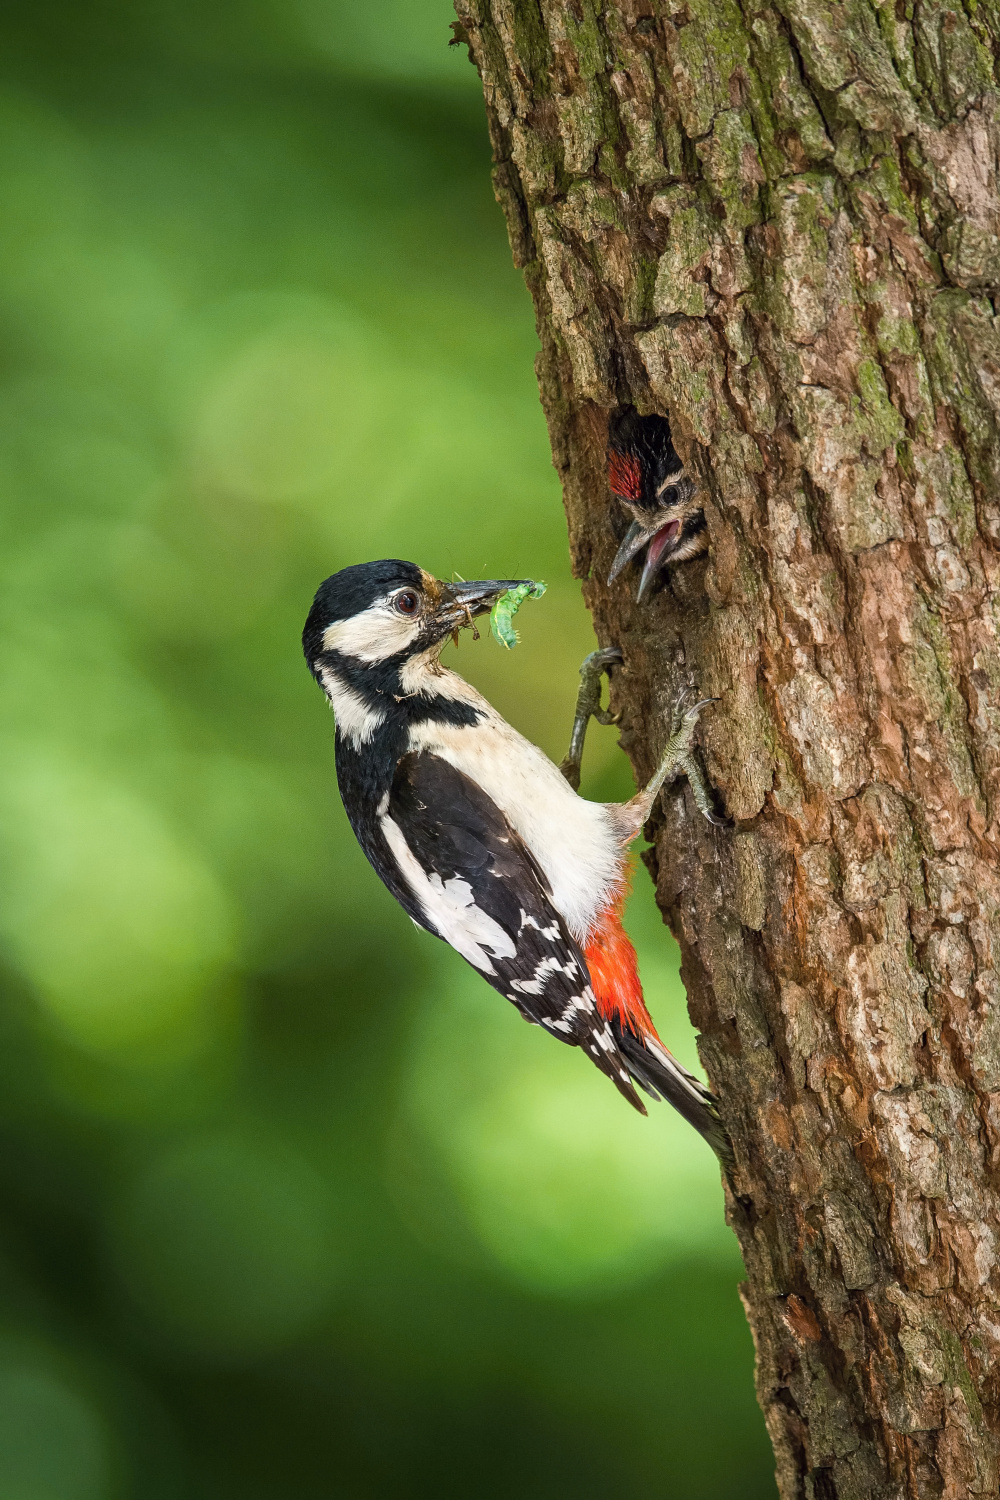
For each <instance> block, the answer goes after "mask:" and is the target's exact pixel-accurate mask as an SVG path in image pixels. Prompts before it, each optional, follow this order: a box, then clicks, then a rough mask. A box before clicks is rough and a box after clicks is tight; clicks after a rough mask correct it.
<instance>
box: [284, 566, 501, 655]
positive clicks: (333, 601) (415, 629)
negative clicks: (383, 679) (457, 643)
mask: <svg viewBox="0 0 1000 1500" xmlns="http://www.w3.org/2000/svg"><path fill="white" fill-rule="evenodd" d="M518 582H519V580H517V579H515V580H513V581H512V580H510V579H505V580H502V581H501V580H498V579H491V580H490V581H489V582H486V583H442V582H441V581H440V580H439V579H437V578H433V577H432V576H431V574H430V573H425V572H424V570H423V568H418V567H417V566H416V564H415V563H409V562H400V561H398V560H397V559H395V558H386V559H385V560H383V561H382V562H370V563H357V564H355V566H354V567H351V568H342V569H341V571H340V572H339V573H334V575H333V577H332V578H327V579H326V581H325V582H324V583H321V584H320V586H319V588H318V590H317V592H316V597H315V599H314V600H313V606H312V609H311V610H310V611H309V618H308V619H307V620H306V626H305V630H304V631H303V633H302V649H303V650H304V652H305V656H306V661H307V662H308V663H309V666H310V668H311V669H312V671H313V673H314V674H315V675H316V676H317V677H321V674H322V668H323V666H324V664H329V663H330V662H331V661H332V660H333V659H334V658H337V659H340V660H346V661H349V662H351V663H353V664H355V665H361V666H367V667H372V668H375V667H380V666H384V667H392V668H394V669H396V668H400V667H402V666H403V665H404V664H405V663H406V662H408V661H410V660H411V659H412V658H414V657H423V658H425V659H429V660H436V658H437V655H438V654H439V653H440V651H441V649H442V648H443V646H444V644H445V642H446V641H447V640H448V637H449V636H452V635H454V634H455V632H456V631H458V630H460V629H461V628H462V627H463V626H465V625H472V623H473V620H474V619H475V617H476V616H477V615H482V614H485V613H487V611H488V610H490V609H491V608H492V607H493V604H494V602H495V601H496V599H497V598H498V597H499V596H500V595H501V594H502V593H503V592H504V590H505V589H511V588H516V586H517V583H518Z"/></svg>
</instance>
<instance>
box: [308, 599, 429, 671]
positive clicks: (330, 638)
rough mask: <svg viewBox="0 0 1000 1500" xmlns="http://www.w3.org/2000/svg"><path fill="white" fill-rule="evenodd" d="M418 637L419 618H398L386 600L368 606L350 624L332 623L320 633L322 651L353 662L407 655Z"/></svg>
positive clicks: (398, 614)
mask: <svg viewBox="0 0 1000 1500" xmlns="http://www.w3.org/2000/svg"><path fill="white" fill-rule="evenodd" d="M419 634H420V616H419V615H416V616H408V615H401V614H400V613H399V611H398V610H395V609H393V607H392V605H391V604H390V603H389V601H388V599H380V600H379V601H378V603H377V604H369V606H368V608H367V609H363V610H362V611H361V613H360V614H357V615H352V616H351V618H350V619H349V620H335V621H334V622H333V624H332V625H328V626H327V627H326V629H325V630H324V632H323V649H324V650H325V651H339V652H340V653H341V655H343V656H352V657H353V658H354V660H355V661H365V662H376V661H385V659H386V657H388V656H395V655H396V653H397V652H398V651H406V650H408V649H409V647H410V646H412V645H413V643H414V641H415V640H416V639H417V636H418V635H419Z"/></svg>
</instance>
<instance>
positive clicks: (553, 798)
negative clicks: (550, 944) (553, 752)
mask: <svg viewBox="0 0 1000 1500" xmlns="http://www.w3.org/2000/svg"><path fill="white" fill-rule="evenodd" d="M433 690H434V691H435V692H436V693H443V694H444V695H445V696H447V697H449V698H454V699H458V700H459V701H461V702H464V703H471V704H473V705H474V706H475V707H476V708H477V709H478V710H479V711H480V713H481V714H482V715H483V717H482V719H481V720H480V722H479V723H478V724H477V725H475V726H474V727H472V728H456V727H454V726H452V725H448V724H419V725H416V726H414V727H413V728H412V729H411V730H410V744H411V746H412V748H413V749H414V750H427V751H430V752H432V753H433V754H434V755H440V757H441V758H442V760H446V761H448V762H449V764H451V765H453V766H455V767H456V769H457V770H459V771H464V772H465V774H466V776H468V777H470V779H471V780H473V781H474V782H475V783H476V784H477V786H480V787H482V789H483V791H484V792H486V794H487V795H488V796H489V797H491V798H492V799H493V801H494V802H495V803H496V804H497V806H498V807H499V808H500V810H501V811H502V812H503V814H504V815H505V817H506V818H507V821H508V822H509V823H510V824H511V826H512V828H514V830H515V831H516V832H517V833H518V834H519V835H520V836H521V838H522V839H523V840H524V842H525V843H526V844H527V846H528V848H529V849H530V850H531V852H532V854H533V855H534V856H535V859H536V860H537V861H538V863H539V865H540V866H541V867H542V869H543V870H544V872H545V875H546V878H547V880H548V882H549V885H550V887H551V889H552V897H553V900H554V902H555V905H556V907H557V909H558V910H559V911H560V912H561V914H562V916H563V917H564V918H565V920H566V924H567V926H568V927H569V930H570V932H571V933H572V934H573V936H574V938H576V940H577V942H581V943H582V942H585V941H586V939H587V936H588V934H589V932H590V931H591V929H592V928H593V926H594V924H595V923H596V921H597V919H598V917H599V916H600V915H601V913H602V912H603V911H604V910H606V908H607V906H608V904H609V902H610V901H611V900H612V899H613V897H614V896H615V894H616V893H617V891H618V890H620V888H621V885H622V883H623V880H624V874H625V860H626V855H625V850H624V849H623V848H622V845H621V843H620V841H619V839H618V837H617V836H616V834H615V831H614V829H613V827H612V822H611V818H610V817H609V813H608V809H607V808H606V807H605V806H604V805H603V804H602V803H600V802H586V801H584V799H583V798H582V797H578V796H577V794H576V793H575V792H574V791H573V789H572V787H571V786H570V785H569V782H568V781H567V780H566V778H565V777H564V776H563V775H562V773H561V771H559V769H558V768H557V767H556V766H554V765H553V764H552V762H551V761H550V760H549V758H548V756H547V755H545V754H544V752H543V751H541V750H539V749H538V747H537V745H533V744H532V743H531V741H530V740H526V739H525V738H524V736H523V735H520V734H518V732H517V730H516V729H512V728H511V726H510V725H509V724H508V723H507V721H506V720H505V719H503V718H501V716H500V715H499V714H498V713H497V711H496V709H494V708H493V706H492V705H491V704H490V703H488V702H487V700H486V699H485V698H484V697H483V696H482V694H481V693H478V692H476V690H475V688H473V687H471V686H470V684H469V683H467V682H466V681H465V680H464V678H462V677H459V676H458V674H457V673H455V672H449V671H446V670H444V669H441V668H439V669H438V672H437V673H435V675H434V682H433Z"/></svg>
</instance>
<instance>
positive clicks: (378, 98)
mask: <svg viewBox="0 0 1000 1500" xmlns="http://www.w3.org/2000/svg"><path fill="white" fill-rule="evenodd" d="M449 20H450V13H449V8H448V3H447V0H419V3H418V0H392V3H388V0H382V4H381V5H380V6H379V7H377V8H374V9H373V8H372V7H370V6H368V5H364V4H362V0H291V3H289V0H283V3H279V0H217V3H216V4H214V5H213V6H211V7H206V6H204V5H196V4H195V3H194V0H140V3H139V4H138V5H136V4H128V3H126V0H93V3H89V0H87V3H80V0H63V3H61V4H60V3H56V0H30V3H29V0H8V3H7V5H6V6H5V7H4V9H3V12H2V16H0V486H2V493H3V499H4V504H3V517H4V519H3V533H2V542H3V545H2V561H0V567H2V586H0V618H2V647H0V650H2V657H0V661H2V685H0V753H2V757H3V776H2V787H0V838H2V844H3V853H2V859H3V869H4V881H3V896H2V909H0V938H2V961H3V965H4V975H5V981H4V997H5V998H4V1004H3V1010H2V1018H0V1132H2V1151H0V1194H2V1227H0V1290H2V1308H0V1497H2V1500H122V1497H126V1496H128V1497H136V1500H161V1497H162V1500H174V1497H190V1496H195V1497H205V1500H220V1497H222V1500H227V1497H233V1500H237V1497H238V1500H292V1497H294V1500H310V1497H316V1500H320V1497H322V1500H328V1497H329V1500H332V1497H341V1496H343V1497H386V1500H389V1497H393V1500H395V1497H423V1496H435V1497H452V1496H454V1497H463V1500H464V1497H483V1500H491V1497H497V1500H500V1497H503V1500H524V1497H538V1500H550V1497H551V1500H555V1497H567V1500H569V1497H572V1500H588V1497H595V1500H596V1497H601V1500H633V1497H634V1500H640V1497H642V1500H646V1497H649V1500H652V1497H660V1496H678V1497H680V1496H683V1497H685V1500H700V1497H704V1500H709V1497H711V1500H725V1497H729V1496H732V1497H737V1496H739V1497H741V1500H748V1497H753V1496H765V1495H769V1494H771V1493H772V1492H773V1486H772V1480H771V1477H770V1459H769V1455H768V1452H767V1447H766V1443H765V1440H764V1436H763V1431H762V1426H761V1424H760V1422H759V1419H758V1416H757V1413H756V1408H755V1406H754V1403H753V1396H752V1389H751V1350H750V1344H749V1338H748V1335H747V1332H746V1329H745V1326H744V1323H743V1318H742V1314H741V1312H740V1309H739V1306H738V1302H737V1297H736V1282H737V1279H738V1276H739V1273H740V1267H739V1260H738V1256H737V1253H736V1249H735V1244H734V1242H733V1240H732V1238H731V1236H730V1235H729V1234H728V1232H727V1231H726V1229H725V1227H724V1226H723V1223H722V1216H721V1195H720V1191H719V1186H718V1172H717V1169H716V1167H715V1163H714V1161H713V1159H712V1157H711V1155H710V1153H709V1152H708V1150H707V1148H706V1147H704V1146H703V1144H702V1143H701V1142H700V1141H699V1140H698V1138H697V1137H696V1136H695V1135H694V1134H693V1133H692V1132H690V1131H688V1130H687V1129H686V1128H685V1127H684V1126H683V1125H682V1124H681V1123H680V1121H679V1120H678V1119H677V1118H676V1117H675V1116H674V1115H673V1114H671V1112H670V1111H668V1110H666V1109H665V1108H661V1109H659V1110H654V1111H653V1112H652V1114H651V1117H650V1119H649V1120H648V1121H643V1120H641V1119H639V1118H638V1117H637V1116H634V1115H633V1114H632V1113H631V1112H630V1111H629V1110H628V1109H627V1108H626V1107H625V1106H624V1105H623V1103H622V1101H621V1100H620V1099H619V1098H618V1097H617V1095H616V1094H615V1093H614V1092H613V1090H611V1089H609V1088H608V1086H607V1084H606V1082H605V1081H604V1080H603V1079H601V1078H599V1076H598V1075H597V1074H596V1072H595V1071H594V1070H593V1069H591V1068H590V1067H589V1066H588V1065H587V1064H586V1062H585V1061H584V1060H583V1058H582V1057H581V1056H580V1055H579V1054H577V1053H575V1052H570V1051H569V1049H564V1048H560V1047H557V1046H555V1045H554V1044H553V1043H552V1041H551V1039H550V1038H547V1037H545V1036H543V1035H542V1034H541V1033H539V1032H537V1031H534V1030H530V1029H529V1028H526V1027H524V1026H523V1025H522V1024H521V1023H520V1022H519V1020H518V1018H517V1016H516V1015H515V1013H514V1012H513V1010H512V1009H510V1008H508V1007H505V1006H504V1005H503V1004H502V1003H501V1002H500V1001H499V1000H498V998H497V997H496V995H495V994H494V993H493V991H492V990H490V989H488V988H487V987H486V986H485V985H484V984H483V983H482V982H481V981H480V980H478V979H477V977H476V976H475V975H474V974H473V973H472V972H471V971H470V970H469V969H468V968H467V967H466V966H465V965H464V964H463V963H462V961H461V960H460V959H458V958H457V957H456V956H455V955H454V954H453V953H451V952H450V951H449V950H447V949H445V948H444V946H443V945H441V944H438V943H435V942H434V941H433V940H432V939H430V938H429V937H427V936H425V935H420V934H417V933H416V932H415V931H414V930H413V928H412V927H411V924H410V923H409V922H408V921H407V919H406V918H405V916H404V915H403V913H402V912H401V911H399V910H398V909H397V908H396V907H395V906H394V904H393V903H392V901H391V900H390V899H389V897H388V896H387V895H386V894H385V892H384V891H383V890H382V888H381V887H380V886H379V884H378V882H377V881H376V879H375V877H374V875H373V874H372V873H371V872H370V871H369V869H368V867H367V865H366V864H365V862H364V860H363V858H362V856H361V854H360V853H359V851H358V849H357V848H356V847H355V845H354V842H353V840H352V838H351V835H350V832H349V830H348V828H347V825H346V822H345V819H344V817H343V814H342V812H341V809H340V806H339V802H338V799H337V795H336V790H335V782H334V770H333V726H332V721H331V719H330V717H329V714H328V712H327V710H326V708H325V706H324V704H323V701H322V699H321V697H320V695H319V693H318V692H317V691H316V689H315V687H314V685H313V684H312V682H311V681H310V679H309V677H308V675H307V673H306V670H305V668H304V666H303V664H302V661H301V657H300V654H299V645H298V636H299V631H300V628H301V624H302V620H303V618H304V616H305V612H306V609H307V607H308V604H309V602H310V599H311V595H312V593H313V590H314V589H315V587H316V585H317V583H318V582H319V581H320V579H321V578H322V577H324V576H325V575H326V574H328V573H330V572H333V571H334V570H335V569H337V568H339V567H342V566H344V565H345V564H347V563H349V562H354V561H359V560H361V559H364V558H370V557H378V556H403V557H410V558H413V559H414V560H417V561H419V562H420V563H421V564H422V565H423V566H425V567H428V568H430V569H432V570H433V571H436V572H437V573H439V574H441V575H443V576H450V575H451V573H452V571H453V570H454V571H458V572H460V573H461V574H462V575H463V576H466V577H474V576H477V575H480V576H483V575H492V576H507V577H517V576H523V575H525V574H528V575H534V576H536V577H537V576H542V577H545V578H546V579H548V580H549V583H550V588H549V593H548V595H547V596H546V599H545V601H544V604H543V605H542V606H540V607H539V608H537V609H533V610H531V611H530V612H527V614H526V617H525V619H524V622H523V635H524V640H523V644H522V645H521V646H520V647H519V649H518V650H517V652H515V653H513V654H507V653H504V652H501V651H499V650H498V649H497V648H496V647H495V646H494V645H492V644H491V643H490V641H489V639H488V636H487V637H485V638H484V639H483V640H482V641H481V642H480V643H479V644H478V645H474V644H472V643H471V642H470V641H469V640H468V638H466V639H464V640H463V644H462V646H461V651H460V660H459V663H458V664H459V666H460V668H461V669H463V670H465V671H466V672H467V673H468V674H469V675H470V676H472V677H473V678H474V679H475V680H476V681H477V682H478V683H479V684H480V685H481V686H482V687H483V688H484V689H485V690H486V691H487V692H488V693H489V694H490V695H491V696H492V697H493V698H494V700H495V701H496V702H497V704H498V706H499V707H500V708H501V709H502V710H503V711H504V712H506V713H508V714H509V715H510V716H511V717H512V718H513V719H514V720H515V722H516V723H518V725H519V726H520V727H521V728H523V729H524V730H525V731H527V732H528V733H529V734H531V735H532V736H533V737H534V738H536V739H537V740H538V741H539V742H540V743H541V744H542V745H544V746H545V748H546V749H547V750H548V751H549V753H550V754H552V755H553V756H554V757H556V758H558V757H559V756H560V755H561V753H562V751H563V749H564V742H565V737H566V734H567V731H568V728H569V723H570V718H571V713H572V705H573V701H574V695H575V686H576V669H577V666H578V664H579V661H580V659H581V658H582V656H583V655H584V653H585V652H586V651H587V650H589V649H590V648H591V646H592V636H591V633H590V628H589V622H588V618H587V615H586V613H585V611H584V609H583V607H582V604H581V602H580V599H579V593H578V589H577V587H576V586H575V585H574V584H573V582H572V580H571V579H570V577H569V570H568V563H567V558H566V547H565V536H564V527H563V521H562V515H561V509H560V503H559V494H558V486H557V484H556V481H555V478H554V475H553V473H552V470H551V468H550V464H549V457H548V448H547V441H546V435H545V431H544V424H543V421H542V417H541V413H540V410H539V406H538V401H537V396H536V392H535V389H534V382H533V377H532V357H533V352H534V348H535V339H534V332H533V327H532V318H531V309H530V305H529V302H528V299H527V295H526V293H525V291H524V288H523V285H522V283H521V281H520V278H519V277H518V276H517V275H516V274H515V273H514V271H513V270H512V268H511V265H510V258H509V253H508V249H507V244H506V240H505V236H504V231H503V225H502V221H501V218H500V215H499V212H498V210H497V209H496V207H495V205H494V203H493V201H492V198H491V196H490V190H489V178H488V167H489V151H488V144H487V141H486V138H485V129H484V124H483V118H482V102H481V99H480V96H479V92H478V83H477V80H476V79H475V76H474V74H473V73H472V70H471V69H470V68H469V65H468V62H467V60H466V58H465V56H464V53H462V52H461V51H460V50H459V49H454V48H453V49H451V50H449V49H448V48H447V46H446V42H447V39H448V30H447V28H448V23H449ZM592 738H593V744H592V745H591V747H590V749H589V751H588V754H589V757H590V759H589V760H588V764H587V767H586V768H585V783H584V791H585V793H587V794H589V795H591V796H603V797H616V796H620V795H623V794H625V793H627V791H628V790H629V786H630V781H629V775H628V768H627V763H626V761H625V759H624V757H623V756H622V755H621V754H620V752H619V751H618V750H617V748H616V743H615V735H614V732H613V731H610V730H605V731H599V730H594V731H592ZM630 921H631V924H632V928H633V931H634V933H635V934H636V937H637V940H638V944H639V948H640V958H641V961H642V965H643V970H644V975H645V980H646V984H647V991H648V995H649V999H650V1002H651V1005H652V1008H653V1010H654V1012H655V1014H656V1016H657V1018H658V1020H659V1021H660V1022H661V1029H662V1030H663V1032H664V1034H665V1036H667V1037H668V1038H669V1041H670V1044H671V1046H673V1047H675V1048H676V1050H677V1051H678V1052H679V1053H680V1055H681V1056H682V1057H683V1058H684V1059H685V1060H686V1061H688V1062H689V1063H691V1064H696V1054H695V1052H694V1048H693V1041H692V1036H691V1032H690V1027H689V1026H688V1023H687V1019H686V1013H685V1010H684V1002H683V995H682V993H681V990H680V986H679V981H678V979H677V964H676V953H675V951H674V950H673V948H672V945H671V943H670V939H669V937H668V935H667V934H666V932H665V930H664V929H663V928H662V927H661V926H660V925H659V919H658V917H657V914H656V912H655V909H654V908H653V905H652V899H651V895H650V892H649V889H648V881H647V880H646V878H645V876H644V875H642V877H641V879H639V880H638V881H637V891H636V895H635V897H634V898H633V904H632V907H631V911H630Z"/></svg>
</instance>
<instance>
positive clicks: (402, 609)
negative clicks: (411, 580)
mask: <svg viewBox="0 0 1000 1500" xmlns="http://www.w3.org/2000/svg"><path fill="white" fill-rule="evenodd" d="M392 602H393V605H394V607H395V609H396V610H397V611H398V612H399V614H401V615H415V614H416V612H417V610H418V609H419V608H420V595H419V594H415V593H414V592H413V590H412V589H404V590H403V592H402V593H401V594H397V595H396V597H395V599H394V600H393V601H392Z"/></svg>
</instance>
